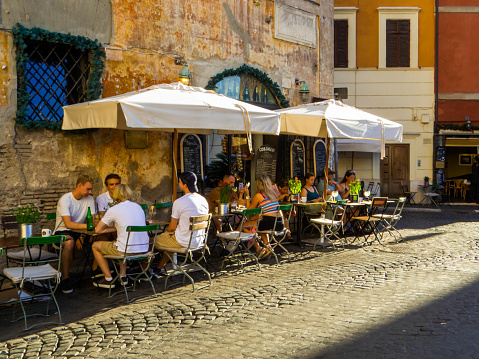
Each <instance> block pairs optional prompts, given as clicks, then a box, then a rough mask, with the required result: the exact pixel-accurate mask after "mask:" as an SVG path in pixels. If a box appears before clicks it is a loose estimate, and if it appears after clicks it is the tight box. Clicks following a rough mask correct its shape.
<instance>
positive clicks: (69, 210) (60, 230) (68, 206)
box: [54, 175, 95, 293]
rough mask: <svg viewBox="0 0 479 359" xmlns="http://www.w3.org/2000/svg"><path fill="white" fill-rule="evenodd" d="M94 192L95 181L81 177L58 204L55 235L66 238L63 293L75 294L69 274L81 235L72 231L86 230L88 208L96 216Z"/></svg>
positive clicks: (63, 262) (85, 176)
mask: <svg viewBox="0 0 479 359" xmlns="http://www.w3.org/2000/svg"><path fill="white" fill-rule="evenodd" d="M92 190H93V179H92V178H91V177H90V176H88V175H80V176H79V177H78V179H77V184H76V188H75V189H74V190H73V191H72V192H68V193H65V194H64V195H63V196H62V197H61V198H60V199H59V201H58V204H57V221H56V224H55V231H54V234H56V235H65V236H66V241H65V244H64V246H63V251H62V268H61V272H62V277H61V278H62V281H61V283H60V288H61V289H62V292H63V293H72V292H73V285H72V283H71V280H70V278H69V273H70V267H71V264H72V258H73V249H74V246H75V241H76V240H77V239H78V238H79V237H80V234H79V233H74V232H72V231H71V230H72V229H86V215H87V213H88V208H90V211H91V214H92V215H94V214H95V200H94V199H93V197H92V196H91V192H92Z"/></svg>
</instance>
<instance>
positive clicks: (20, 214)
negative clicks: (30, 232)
mask: <svg viewBox="0 0 479 359" xmlns="http://www.w3.org/2000/svg"><path fill="white" fill-rule="evenodd" d="M11 212H12V215H13V216H15V218H16V220H17V223H18V224H33V223H37V221H38V220H39V219H40V211H39V210H38V208H37V207H35V206H34V205H33V204H29V205H27V206H25V207H17V208H16V209H12V210H11Z"/></svg>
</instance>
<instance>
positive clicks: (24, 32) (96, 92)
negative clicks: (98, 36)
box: [12, 24, 105, 130]
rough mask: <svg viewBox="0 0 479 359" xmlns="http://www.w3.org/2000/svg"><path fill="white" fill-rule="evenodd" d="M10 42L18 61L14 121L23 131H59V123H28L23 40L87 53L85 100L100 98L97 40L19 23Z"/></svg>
mask: <svg viewBox="0 0 479 359" xmlns="http://www.w3.org/2000/svg"><path fill="white" fill-rule="evenodd" d="M12 32H13V43H14V45H15V47H16V52H17V56H16V61H17V84H18V85H17V86H18V88H17V113H16V117H15V121H17V123H19V124H20V125H21V126H23V127H24V128H36V127H43V128H47V129H50V130H60V129H61V126H62V124H61V122H57V121H43V120H27V106H28V103H29V101H30V94H29V93H28V91H27V84H28V79H27V78H26V76H25V73H26V66H27V63H28V61H29V57H28V54H27V52H26V49H27V44H26V43H25V40H26V39H27V40H33V41H48V42H53V43H61V44H66V45H70V46H72V47H74V48H76V49H78V50H80V51H83V52H85V51H88V52H89V59H90V66H91V71H90V74H89V75H88V82H87V101H92V100H96V99H98V98H99V97H100V95H101V90H102V83H101V76H102V73H103V68H104V65H105V64H104V62H103V58H105V51H104V50H103V47H102V45H101V43H100V42H99V41H98V40H90V39H88V38H86V37H83V36H73V35H70V34H60V33H57V32H50V31H47V30H42V29H39V28H37V27H34V28H31V29H27V28H25V27H23V26H22V25H20V24H17V25H16V27H13V28H12Z"/></svg>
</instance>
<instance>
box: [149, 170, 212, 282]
mask: <svg viewBox="0 0 479 359" xmlns="http://www.w3.org/2000/svg"><path fill="white" fill-rule="evenodd" d="M178 186H179V187H180V189H181V191H183V192H184V193H185V195H184V196H183V197H180V198H178V199H177V200H176V201H175V202H173V209H172V211H171V221H170V224H169V225H168V229H167V231H166V232H165V233H162V234H161V235H159V236H158V237H157V238H156V242H155V247H170V248H182V247H184V248H186V247H188V243H189V241H190V236H191V231H190V218H191V217H194V216H201V215H203V214H208V202H207V201H206V198H205V197H203V196H202V195H200V194H199V193H198V188H197V187H196V175H195V174H194V173H193V172H183V173H182V174H181V175H180V177H179V180H178ZM202 231H204V229H203V230H202ZM199 238H203V236H198V239H197V240H196V241H195V238H193V241H192V243H191V245H192V247H191V248H192V249H195V248H198V247H201V246H202V245H203V242H202V241H201V240H200V239H199ZM168 259H169V258H168V256H167V255H165V254H163V256H162V257H161V260H160V262H159V263H158V265H157V266H156V268H154V269H153V274H154V275H155V276H157V277H158V276H160V275H161V270H162V268H163V267H164V266H165V264H166V263H167V262H168Z"/></svg>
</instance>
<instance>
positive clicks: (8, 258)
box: [0, 197, 406, 329]
mask: <svg viewBox="0 0 479 359" xmlns="http://www.w3.org/2000/svg"><path fill="white" fill-rule="evenodd" d="M405 202H406V198H405V197H401V198H400V199H388V198H384V197H371V198H360V199H357V200H356V201H349V200H342V201H335V200H334V199H333V198H332V197H331V198H328V200H327V201H323V202H319V203H314V204H313V203H304V202H301V200H300V201H298V200H296V198H294V200H293V202H291V201H290V200H289V198H288V201H286V202H282V203H281V204H280V206H279V208H278V210H281V211H282V213H283V218H284V223H283V224H284V227H283V229H282V230H275V229H273V230H269V231H257V232H256V231H254V230H253V231H248V228H247V226H248V225H247V223H248V222H247V220H248V219H250V218H251V217H252V216H253V217H255V218H256V222H255V223H254V224H252V225H251V224H250V226H251V227H255V228H258V225H259V224H260V222H261V220H262V216H261V214H262V209H261V208H258V209H254V210H248V209H245V208H241V207H236V208H231V207H230V208H229V209H228V212H227V213H223V214H218V213H215V214H209V215H208V216H203V217H201V216H200V217H201V218H199V217H194V218H191V228H192V229H204V230H205V242H206V244H207V245H206V246H203V247H202V248H199V249H195V250H190V248H189V247H188V248H183V249H181V250H178V249H177V250H172V249H171V248H170V249H169V250H170V253H168V252H166V253H168V254H167V255H168V256H169V257H170V259H171V263H170V264H169V265H168V267H167V270H166V272H165V275H164V276H163V277H160V279H155V278H154V277H153V276H152V275H151V271H149V269H150V268H151V267H152V266H153V265H154V264H155V263H156V262H157V260H158V257H159V252H158V251H157V250H155V248H154V245H153V244H154V242H155V239H156V237H157V235H158V234H160V233H162V232H163V231H164V230H165V229H166V227H167V224H168V221H166V220H163V219H165V218H168V216H169V215H170V212H169V210H170V209H171V202H170V203H165V204H164V203H155V204H150V205H147V204H143V205H142V207H143V208H144V209H145V218H146V219H147V220H146V222H145V226H143V227H141V226H140V227H129V228H128V231H132V232H133V231H146V232H148V234H149V238H150V251H149V252H147V253H143V254H140V255H135V256H132V255H130V256H129V255H127V254H126V253H125V255H124V256H120V257H114V256H111V257H110V258H109V260H110V262H111V263H112V265H113V266H112V268H113V270H114V273H116V274H114V275H113V277H114V278H115V280H116V282H117V286H116V288H114V287H110V288H109V289H108V290H107V289H102V288H98V289H97V292H98V293H97V295H99V296H101V297H103V298H108V299H105V300H110V301H115V302H116V303H124V302H125V299H126V302H127V303H128V302H131V301H133V300H135V299H137V298H138V295H139V294H141V296H145V295H147V296H151V297H155V296H158V295H161V294H162V293H164V292H165V291H168V290H169V288H170V287H172V286H176V285H183V286H189V285H191V289H192V290H193V291H194V290H198V289H201V288H204V287H207V286H209V285H214V278H215V277H216V276H219V275H222V274H224V273H229V272H234V273H238V275H241V273H242V272H244V271H247V270H248V271H249V270H259V271H260V270H261V269H262V266H265V265H266V266H281V265H283V264H284V263H286V262H289V261H291V260H294V258H295V254H298V253H301V255H302V258H304V257H305V256H306V258H307V256H308V255H310V254H311V253H322V252H330V253H336V252H338V251H342V250H355V249H357V248H361V247H363V246H367V245H371V244H372V243H374V242H376V243H379V244H384V243H385V242H386V241H390V240H393V241H396V242H397V241H399V240H400V239H401V234H400V232H399V231H398V230H397V229H396V224H397V222H398V221H399V220H400V219H401V211H402V209H403V206H404V204H405ZM318 205H319V207H318ZM313 206H314V208H320V210H319V211H318V212H317V213H316V214H314V215H311V214H309V215H308V218H306V217H307V216H306V215H305V213H306V212H308V209H309V208H313ZM354 209H356V210H354ZM48 217H49V218H50V221H47V223H49V224H50V227H52V222H51V221H52V218H54V217H55V216H54V215H53V216H52V214H49V215H48ZM212 217H216V218H218V217H221V218H223V219H225V220H224V221H223V224H222V228H221V231H218V229H216V228H214V226H213V225H211V224H212V223H213V221H212ZM160 218H161V219H162V220H160ZM308 224H312V226H308ZM18 227H19V226H18V224H17V223H16V222H15V221H14V220H13V221H12V217H11V216H4V217H3V218H2V231H3V238H1V239H0V248H1V249H0V250H1V251H2V255H3V257H4V260H5V261H4V262H5V266H4V268H2V275H1V277H0V284H1V291H0V298H2V299H3V300H2V304H0V311H1V312H3V313H1V312H0V313H1V315H13V318H14V319H15V320H18V319H23V320H24V322H25V329H30V328H31V327H33V326H35V325H37V324H45V323H55V324H60V323H62V319H61V307H62V298H63V297H62V296H61V295H59V294H58V292H60V291H59V290H57V287H58V283H59V281H60V268H61V257H62V256H61V253H62V245H61V243H62V242H63V241H64V240H65V238H64V236H56V235H51V233H50V232H49V231H47V232H46V233H43V234H44V236H43V237H42V236H39V235H40V233H31V234H30V236H29V237H25V238H20V237H19V236H18V235H15V234H16V231H17V229H18ZM275 228H276V223H275ZM76 231H78V232H79V233H81V234H82V239H83V246H82V247H81V248H79V249H76V250H75V254H74V259H75V262H76V263H77V265H76V271H75V273H74V275H73V276H74V278H75V290H76V291H77V292H78V293H80V295H81V293H82V291H84V290H85V287H88V286H90V285H91V280H92V279H90V275H91V273H92V262H93V258H92V255H91V243H92V242H93V241H95V240H96V239H98V234H95V232H94V231H88V230H76ZM192 233H193V232H192ZM290 233H291V234H292V237H291V236H289V234H290ZM45 234H46V235H45ZM287 234H288V236H287ZM262 235H266V236H268V238H269V241H268V242H269V244H268V245H269V246H271V247H270V248H272V255H271V256H270V257H269V259H267V258H259V257H258V256H257V255H256V253H255V250H254V247H255V246H260V247H265V246H266V245H267V243H265V242H264V240H263V239H262ZM385 236H388V237H387V239H386V237H385ZM287 237H288V238H287ZM162 250H168V248H162ZM124 265H125V266H128V268H129V269H130V268H131V269H134V271H133V272H131V271H130V274H129V276H128V277H129V283H128V285H124V286H121V285H119V280H120V277H119V273H120V272H121V268H122V266H124ZM137 287H138V288H137ZM137 289H141V290H139V291H138V290H137ZM89 293H91V291H89ZM17 294H18V296H17ZM18 299H20V300H18ZM7 301H8V303H6V302H7ZM55 313H58V314H55ZM38 314H49V315H50V314H51V315H50V316H48V317H47V318H46V320H47V321H46V322H45V321H43V320H42V321H40V322H39V321H38V319H37V320H34V321H32V323H35V324H31V319H30V318H28V320H27V317H28V316H30V315H38Z"/></svg>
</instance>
